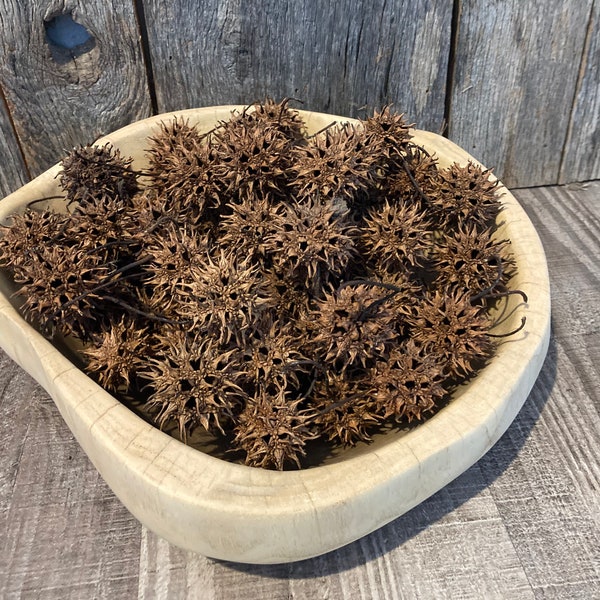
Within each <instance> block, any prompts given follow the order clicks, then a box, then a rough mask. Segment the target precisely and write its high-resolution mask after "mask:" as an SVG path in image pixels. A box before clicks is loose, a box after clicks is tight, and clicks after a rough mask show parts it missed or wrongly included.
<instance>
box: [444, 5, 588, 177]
mask: <svg viewBox="0 0 600 600" xmlns="http://www.w3.org/2000/svg"><path fill="white" fill-rule="evenodd" d="M461 6H462V9H461V14H460V19H459V32H458V43H457V48H456V61H455V74H454V80H453V81H454V83H453V87H452V92H451V93H452V96H451V112H450V119H449V137H450V138H451V139H452V140H453V141H455V142H456V143H457V144H459V145H460V146H462V147H463V148H465V150H467V151H468V152H470V153H471V154H473V155H474V156H475V157H477V158H478V159H479V160H481V161H482V162H483V163H484V164H485V165H487V166H488V167H495V173H496V175H497V176H498V177H499V178H500V179H502V181H503V182H504V183H505V184H506V185H508V186H511V187H519V186H532V185H545V184H552V183H556V182H557V181H558V173H559V167H560V163H561V156H562V152H563V148H564V144H565V139H566V135H567V127H568V123H569V115H570V113H571V107H572V103H573V97H574V95H575V89H576V84H577V78H578V69H579V61H580V59H581V55H582V52H583V49H584V41H585V37H586V36H585V32H586V29H587V25H588V20H589V15H590V8H591V6H592V2H591V0H582V1H581V2H577V3H575V4H574V3H572V2H565V1H564V0H549V1H548V2H545V3H544V4H543V8H542V7H541V5H540V4H539V3H536V2H521V1H520V0H508V1H506V2H497V1H496V0H485V1H475V0H464V1H463V2H462V3H461ZM596 77H597V75H596ZM596 92H597V90H596ZM592 93H594V92H592ZM584 110H586V109H584ZM579 139H580V138H579V136H578V135H577V136H575V137H574V138H573V140H574V143H575V144H576V143H578V140H579ZM581 139H584V138H581Z"/></svg>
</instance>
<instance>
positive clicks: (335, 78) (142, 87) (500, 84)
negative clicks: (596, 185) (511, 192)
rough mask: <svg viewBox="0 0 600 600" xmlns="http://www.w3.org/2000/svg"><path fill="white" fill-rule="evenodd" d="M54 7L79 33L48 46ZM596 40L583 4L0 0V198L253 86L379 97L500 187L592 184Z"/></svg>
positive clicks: (598, 156) (311, 102)
mask: <svg viewBox="0 0 600 600" xmlns="http://www.w3.org/2000/svg"><path fill="white" fill-rule="evenodd" d="M59 15H71V17H72V19H73V20H74V22H76V23H79V24H80V25H82V26H83V27H85V28H86V30H87V32H88V33H89V35H90V39H89V40H88V42H86V43H85V44H83V45H80V46H77V47H75V48H72V49H71V48H68V45H69V44H68V43H66V42H65V43H64V44H63V42H61V40H59V41H58V43H56V41H54V42H52V41H51V39H50V38H49V36H48V32H47V27H48V25H49V24H50V23H52V19H53V18H55V17H57V16H59ZM67 37H68V36H67ZM599 38H600V2H597V1H595V0H578V2H573V1H571V0H547V1H546V2H543V3H541V2H536V1H535V0H504V1H502V2H500V1H499V0H454V2H451V1H450V0H422V1H420V2H413V1H409V0H338V1H337V2H329V1H326V0H295V1H294V2H291V1H288V0H264V1H263V2H243V1H242V0H128V1H125V2H121V1H118V0H0V160H1V161H2V168H1V169H0V194H1V195H4V194H7V193H9V192H10V191H13V190H15V189H16V188H18V187H19V186H20V185H22V184H23V183H24V182H25V181H27V180H28V179H29V178H30V177H32V176H35V175H37V174H39V173H40V172H42V171H43V170H45V169H46V168H47V167H49V166H50V165H52V164H53V163H55V162H57V161H58V160H59V159H60V158H61V157H62V156H63V154H64V152H65V150H66V149H68V148H70V147H72V146H74V145H76V144H81V143H88V142H90V141H93V140H94V139H95V138H97V137H98V136H100V135H102V134H104V133H107V132H109V131H111V130H114V129H117V128H119V127H121V126H123V125H125V124H127V123H129V122H131V121H134V120H137V119H140V118H143V117H146V116H149V115H150V114H153V113H157V112H164V111H168V110H174V109H179V108H189V107H192V106H203V105H210V104H229V103H247V102H251V101H253V100H257V99H261V98H263V97H265V96H266V95H269V96H272V97H274V98H282V97H285V96H292V97H295V98H299V99H301V100H302V101H303V102H304V104H303V108H307V109H310V110H318V111H323V112H332V113H337V114H343V115H347V116H364V115H365V114H367V113H368V111H370V110H372V109H374V108H378V107H380V106H381V105H382V104H384V103H393V104H394V106H395V107H396V108H397V109H399V110H402V111H403V112H405V113H406V114H407V116H408V118H409V119H410V120H411V121H412V122H415V123H416V124H417V125H418V126H419V127H422V128H424V129H430V130H433V131H442V130H443V131H445V132H446V134H447V135H448V136H449V137H450V138H451V139H453V140H454V141H456V142H457V143H458V144H460V145H461V146H463V147H464V148H466V149H467V150H469V151H470V152H471V153H472V154H474V155H475V156H476V157H477V158H479V159H480V160H482V161H483V162H484V163H485V164H487V165H488V166H491V167H494V168H495V172H496V174H497V175H499V176H500V177H501V178H502V179H503V180H504V182H505V183H506V184H507V185H509V186H511V187H524V186H534V185H545V184H554V183H561V182H570V181H585V180H590V179H597V178H600V153H599V152H598V149H597V146H598V140H599V137H600V100H599V94H598V91H599V87H600V64H599V63H600V44H599ZM65 46H67V47H65Z"/></svg>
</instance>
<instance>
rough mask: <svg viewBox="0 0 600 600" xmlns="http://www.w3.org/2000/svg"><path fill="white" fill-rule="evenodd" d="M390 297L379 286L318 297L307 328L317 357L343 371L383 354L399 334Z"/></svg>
mask: <svg viewBox="0 0 600 600" xmlns="http://www.w3.org/2000/svg"><path fill="white" fill-rule="evenodd" d="M388 298H389V291H388V290H386V289H382V288H381V287H380V286H371V285H356V286H347V287H343V288H340V289H338V290H336V291H335V292H333V293H326V294H325V296H324V298H323V299H322V300H316V301H315V302H314V305H313V309H312V310H311V311H310V312H309V313H308V314H307V316H306V324H305V327H306V330H307V331H308V332H310V334H311V341H310V346H311V347H312V348H313V349H314V353H315V356H316V357H318V360H319V361H320V362H322V363H323V364H329V365H332V366H333V367H334V368H335V369H337V371H338V372H340V373H344V372H345V371H346V370H347V369H349V368H350V367H358V366H362V367H365V366H367V365H368V364H369V363H370V362H371V361H373V360H375V359H379V358H382V357H384V356H385V354H386V351H387V350H388V349H389V344H390V343H392V342H393V341H394V340H395V338H396V336H397V332H396V330H395V328H394V319H395V315H394V314H393V312H392V311H391V310H390V306H389V304H388V303H387V300H388Z"/></svg>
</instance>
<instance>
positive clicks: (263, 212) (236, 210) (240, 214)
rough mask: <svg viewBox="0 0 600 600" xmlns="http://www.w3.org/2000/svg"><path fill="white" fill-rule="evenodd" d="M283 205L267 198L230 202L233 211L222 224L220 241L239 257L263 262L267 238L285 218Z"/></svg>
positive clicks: (220, 226) (222, 220)
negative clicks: (236, 202) (237, 202)
mask: <svg viewBox="0 0 600 600" xmlns="http://www.w3.org/2000/svg"><path fill="white" fill-rule="evenodd" d="M283 207H284V205H283V204H273V203H272V202H270V201H269V200H267V199H266V198H245V199H244V200H242V201H241V202H240V203H239V204H232V205H230V208H231V213H230V214H228V215H225V216H223V218H222V219H221V222H220V224H219V236H218V238H219V243H220V245H221V246H224V247H227V248H229V249H231V251H232V252H235V253H237V254H238V255H239V256H244V257H250V258H251V260H252V261H254V262H258V263H259V264H263V263H264V261H265V252H266V248H265V245H264V240H265V237H266V236H267V235H269V234H270V233H273V230H274V228H276V227H278V225H275V224H274V221H275V218H276V216H278V217H279V219H278V220H277V223H279V222H280V221H281V219H283V218H284V217H283V213H284V208H283Z"/></svg>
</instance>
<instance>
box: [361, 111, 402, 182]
mask: <svg viewBox="0 0 600 600" xmlns="http://www.w3.org/2000/svg"><path fill="white" fill-rule="evenodd" d="M361 125H362V129H363V131H364V144H365V147H367V148H368V149H369V151H370V152H371V154H372V155H373V156H374V157H376V159H377V164H378V168H379V169H380V170H381V174H382V176H383V177H385V178H387V177H390V176H391V175H394V174H395V173H398V172H399V171H402V170H403V163H404V161H405V158H404V157H405V154H406V149H407V146H408V145H409V142H410V139H411V138H412V135H411V133H410V127H411V126H410V125H409V124H408V122H407V121H406V120H405V118H404V115H403V114H401V113H395V112H393V111H392V109H391V107H390V106H389V105H388V106H385V107H384V108H383V109H382V110H381V111H375V112H374V114H373V116H371V117H368V118H367V119H365V120H364V121H362V123H361Z"/></svg>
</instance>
